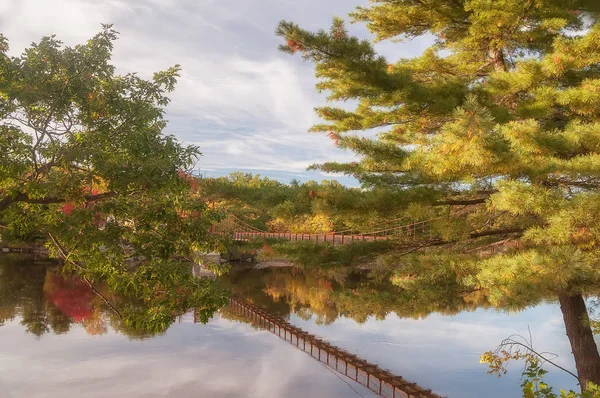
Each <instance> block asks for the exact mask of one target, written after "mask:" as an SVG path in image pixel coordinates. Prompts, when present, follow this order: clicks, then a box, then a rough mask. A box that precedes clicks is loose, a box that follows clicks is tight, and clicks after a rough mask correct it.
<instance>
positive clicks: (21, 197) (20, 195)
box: [0, 191, 117, 211]
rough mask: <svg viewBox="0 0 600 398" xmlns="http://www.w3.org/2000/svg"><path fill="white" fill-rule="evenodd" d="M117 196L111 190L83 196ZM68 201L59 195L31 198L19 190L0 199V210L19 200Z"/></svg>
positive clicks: (41, 203) (87, 198) (86, 197)
mask: <svg viewBox="0 0 600 398" xmlns="http://www.w3.org/2000/svg"><path fill="white" fill-rule="evenodd" d="M115 196H117V193H116V192H113V191H110V192H105V193H99V194H96V195H85V196H84V197H83V198H84V199H85V201H86V202H92V201H95V200H102V199H106V198H112V197H115ZM68 201H69V199H67V198H59V197H53V196H48V197H45V198H30V197H29V196H28V195H27V194H24V193H22V192H18V193H17V194H16V195H13V196H7V197H5V198H3V199H1V200H0V211H3V210H6V209H7V208H8V206H10V205H11V204H13V203H19V202H22V203H30V204H38V205H45V204H55V203H66V202H68Z"/></svg>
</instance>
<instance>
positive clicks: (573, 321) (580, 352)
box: [558, 294, 600, 391]
mask: <svg viewBox="0 0 600 398" xmlns="http://www.w3.org/2000/svg"><path fill="white" fill-rule="evenodd" d="M558 300H559V302H560V309H561V311H562V314H563V319H564V321H565V328H566V329H567V336H568V337H569V342H570V343H571V350H572V351H573V357H574V358H575V367H576V368H577V374H578V375H579V383H580V385H581V391H584V390H585V388H586V386H587V383H588V382H589V381H591V382H594V383H596V384H599V385H600V353H598V347H597V346H596V342H595V341H594V335H593V333H592V329H591V327H590V324H589V319H588V312H587V308H586V306H585V302H584V301H583V296H582V295H581V294H578V295H575V296H568V295H566V294H559V295H558Z"/></svg>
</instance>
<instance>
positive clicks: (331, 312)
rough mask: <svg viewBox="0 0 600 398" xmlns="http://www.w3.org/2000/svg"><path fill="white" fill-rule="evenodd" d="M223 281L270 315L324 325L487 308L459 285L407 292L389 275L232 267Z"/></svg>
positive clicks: (480, 297) (480, 296)
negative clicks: (345, 320)
mask: <svg viewBox="0 0 600 398" xmlns="http://www.w3.org/2000/svg"><path fill="white" fill-rule="evenodd" d="M225 278H226V280H227V281H228V283H229V284H230V285H231V288H232V290H233V292H234V294H236V295H238V296H240V297H243V298H246V299H248V300H249V301H251V302H253V303H254V304H255V305H258V306H260V307H263V308H265V309H266V310H267V311H268V312H269V313H271V314H273V315H278V316H281V317H287V316H289V314H290V313H292V312H293V313H295V314H296V315H297V316H299V317H300V318H304V319H308V318H310V317H312V316H314V317H316V322H317V323H324V324H329V323H332V322H333V321H335V320H336V319H337V318H338V317H340V316H343V317H347V318H352V319H354V320H355V321H357V322H359V323H362V322H365V321H366V320H367V318H369V317H375V318H376V319H384V318H385V317H386V316H387V315H389V314H391V313H395V314H397V315H398V316H399V317H408V318H414V319H419V318H423V317H426V316H427V315H429V314H431V313H433V312H436V313H441V314H445V315H453V314H457V313H460V312H463V311H472V310H475V309H477V308H479V307H489V305H490V304H489V303H488V301H487V298H486V295H485V294H484V293H483V292H481V291H475V292H469V293H464V292H461V291H460V287H459V286H458V285H454V286H453V285H451V284H449V285H446V286H431V288H423V286H419V288H415V289H410V288H409V287H407V286H403V287H400V286H397V285H395V284H393V283H392V282H391V281H390V279H389V277H388V278H386V277H382V276H381V275H377V277H376V276H375V275H374V274H371V273H368V272H365V271H356V270H354V271H352V270H350V269H346V270H339V269H337V270H319V269H310V270H303V269H299V268H278V269H262V270H248V269H246V270H243V269H235V268H234V269H233V270H232V271H231V273H230V274H229V275H228V276H226V277H225Z"/></svg>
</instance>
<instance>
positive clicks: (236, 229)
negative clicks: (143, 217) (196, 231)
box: [211, 214, 432, 246]
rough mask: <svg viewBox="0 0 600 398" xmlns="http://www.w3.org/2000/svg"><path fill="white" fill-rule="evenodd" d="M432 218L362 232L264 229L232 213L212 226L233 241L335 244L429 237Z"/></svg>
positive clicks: (392, 222)
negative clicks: (276, 240)
mask: <svg viewBox="0 0 600 398" xmlns="http://www.w3.org/2000/svg"><path fill="white" fill-rule="evenodd" d="M431 221H432V220H425V221H418V222H413V223H409V224H406V221H405V220H404V219H395V220H390V221H386V222H383V223H381V224H379V226H378V228H377V229H375V230H373V231H370V232H361V233H358V232H356V231H352V230H345V231H339V232H326V233H295V232H271V231H264V230H261V229H259V228H256V227H254V226H252V225H250V224H248V223H247V222H245V221H243V220H241V219H240V218H238V217H236V216H235V215H233V214H229V215H228V216H227V217H226V218H225V219H223V220H222V221H221V222H219V223H217V224H215V225H213V226H212V227H211V233H213V234H216V235H222V236H228V237H231V238H232V239H234V240H251V239H256V238H276V239H286V240H289V241H292V242H301V241H311V242H316V243H330V244H332V245H334V246H335V245H346V244H350V243H354V242H375V241H379V240H390V239H409V240H416V239H424V238H429V235H430V234H429V232H430V228H429V226H430V225H429V223H430V222H431Z"/></svg>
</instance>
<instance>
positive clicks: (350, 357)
mask: <svg viewBox="0 0 600 398" xmlns="http://www.w3.org/2000/svg"><path fill="white" fill-rule="evenodd" d="M229 306H230V308H231V309H232V310H234V311H235V312H236V313H238V314H239V315H242V316H244V317H245V318H247V319H248V320H250V321H251V322H252V323H254V324H255V325H257V326H259V327H262V328H264V329H266V330H268V331H270V332H271V333H273V334H275V335H276V336H278V337H280V338H282V339H284V340H286V341H287V342H288V343H290V344H292V345H294V346H295V347H296V348H298V349H300V350H302V351H304V352H305V353H307V354H309V355H310V356H312V357H313V358H314V359H316V360H318V361H320V362H322V363H324V364H326V365H327V366H329V367H330V368H332V369H333V370H335V371H337V372H338V373H341V374H342V375H344V376H346V377H349V378H350V379H352V380H354V381H356V382H357V383H359V384H361V385H363V386H365V387H367V388H368V389H370V390H371V391H373V392H375V393H377V394H379V395H381V396H382V397H387V398H441V397H440V396H439V395H437V394H435V393H433V392H431V390H425V389H423V388H422V387H420V386H419V385H417V384H415V383H409V382H408V381H406V380H405V379H403V378H402V377H400V376H396V375H394V374H392V373H391V372H389V371H388V370H384V369H381V368H379V367H378V366H377V365H375V364H371V363H369V362H367V361H365V360H363V359H361V358H359V357H357V356H356V355H354V354H351V353H349V352H347V351H344V350H342V349H341V348H339V347H336V346H333V345H331V344H329V343H328V342H326V341H323V340H321V339H319V338H318V337H316V336H314V335H311V334H309V333H307V332H305V331H303V330H302V329H299V328H297V327H295V326H292V325H290V324H289V323H288V322H286V321H284V320H283V319H281V318H277V317H274V316H272V315H270V314H268V313H267V312H265V311H264V310H262V309H260V308H258V307H256V306H254V305H252V304H249V303H247V302H245V301H243V300H239V299H234V298H231V299H229Z"/></svg>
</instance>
